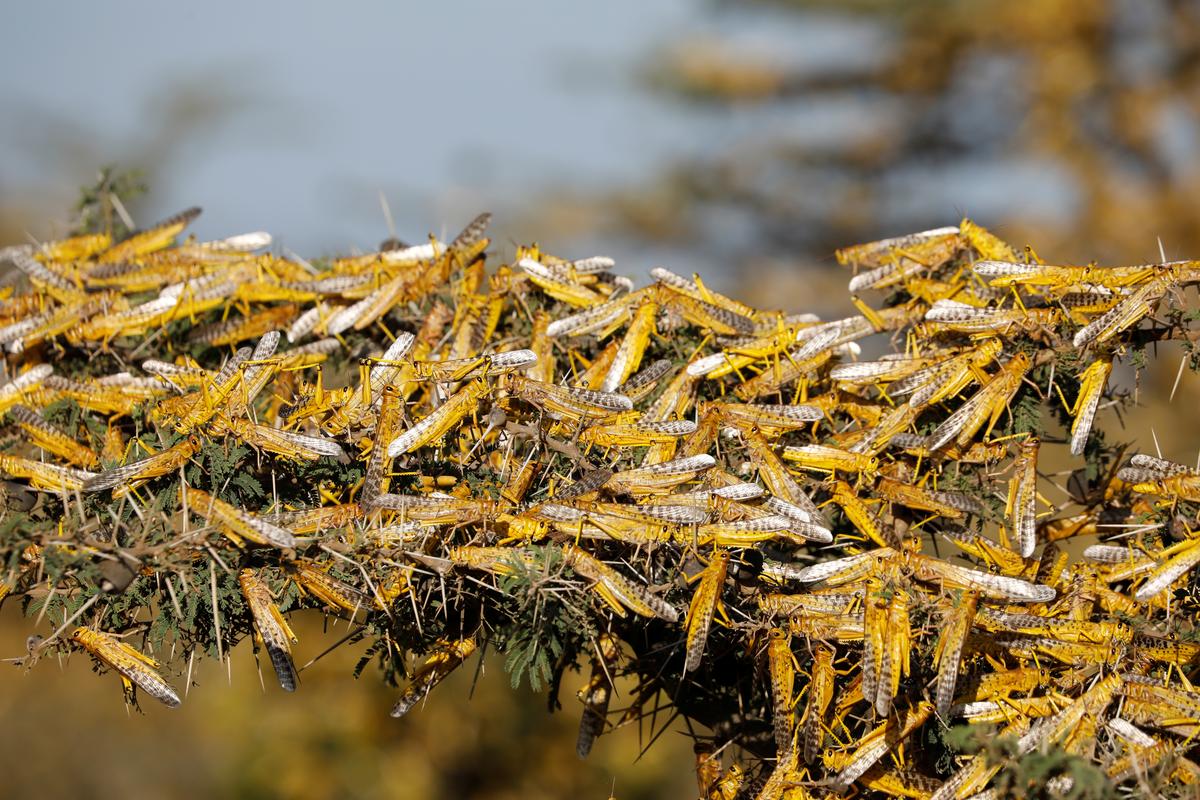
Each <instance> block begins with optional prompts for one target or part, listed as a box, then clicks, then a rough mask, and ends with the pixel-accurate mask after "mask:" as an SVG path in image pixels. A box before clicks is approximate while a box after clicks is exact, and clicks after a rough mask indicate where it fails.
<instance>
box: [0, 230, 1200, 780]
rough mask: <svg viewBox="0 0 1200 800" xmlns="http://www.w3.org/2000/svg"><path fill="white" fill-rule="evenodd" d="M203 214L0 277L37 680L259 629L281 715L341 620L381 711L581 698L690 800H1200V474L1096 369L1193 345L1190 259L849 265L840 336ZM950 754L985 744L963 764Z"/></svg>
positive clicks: (14, 581)
mask: <svg viewBox="0 0 1200 800" xmlns="http://www.w3.org/2000/svg"><path fill="white" fill-rule="evenodd" d="M197 213H198V210H191V211H188V212H185V213H183V214H181V215H178V216H176V217H173V218H171V219H169V220H166V221H165V222H163V223H161V224H159V225H156V226H154V227H152V228H149V229H147V230H144V231H140V232H136V233H134V234H132V235H130V236H129V237H127V238H125V239H124V240H122V241H113V240H112V238H111V237H110V236H108V235H107V234H104V233H90V234H83V235H79V236H76V237H73V238H69V239H65V240H62V241H57V242H50V243H46V244H41V245H37V246H26V247H12V248H8V249H7V250H5V251H3V256H4V258H5V259H6V260H7V261H9V262H11V263H12V265H13V266H15V268H16V270H18V271H19V272H13V273H12V274H10V276H9V277H10V279H9V280H8V281H7V282H6V284H5V288H4V289H3V300H2V302H0V346H2V347H3V348H4V350H5V353H6V356H5V369H6V376H7V378H6V380H7V383H5V384H4V385H3V386H2V387H0V410H2V411H3V412H4V413H5V414H6V419H5V422H6V426H5V429H4V434H5V436H4V439H3V441H4V447H3V452H2V454H0V470H2V471H3V472H4V473H6V474H7V476H8V477H9V482H8V483H7V484H6V485H5V486H6V497H7V505H8V512H7V513H6V518H7V519H6V522H5V524H4V525H3V527H2V529H0V530H2V532H3V533H2V535H3V537H4V538H3V539H2V540H0V553H2V554H3V556H4V564H5V565H6V566H5V572H4V573H3V574H0V578H2V580H3V583H2V584H0V596H3V595H5V594H7V595H11V596H12V599H13V600H18V601H20V602H23V603H24V604H25V605H26V607H27V608H28V610H29V611H30V613H31V615H36V618H37V624H38V626H39V627H40V628H44V629H45V636H44V638H40V639H38V638H34V639H31V644H30V651H29V653H28V654H27V655H26V656H24V657H23V658H22V659H20V660H22V661H23V662H24V663H26V664H29V665H32V664H33V663H35V662H36V661H37V660H38V658H39V657H41V656H43V655H45V654H47V653H49V652H54V651H62V650H67V649H70V648H72V647H75V648H79V649H81V650H84V651H86V652H87V653H89V654H90V655H91V656H93V657H94V658H95V660H96V661H97V662H98V666H100V667H101V668H109V669H112V670H113V671H115V672H117V673H118V674H119V675H120V677H121V679H122V681H123V683H124V685H125V687H126V690H127V696H128V697H129V699H130V701H132V700H133V696H134V692H135V688H140V689H142V690H143V691H144V692H146V693H148V694H149V695H151V696H153V697H155V698H156V699H159V700H161V701H162V702H164V703H166V704H168V705H172V706H173V705H178V703H179V695H178V693H177V692H176V689H175V688H173V687H172V685H171V682H168V679H167V678H165V677H164V674H163V670H164V669H165V670H168V671H170V672H173V673H175V675H176V677H175V678H173V679H172V681H173V682H175V683H178V681H179V680H180V678H179V677H178V674H179V673H178V670H177V668H176V667H175V666H168V667H160V666H159V665H158V664H157V663H156V662H155V660H153V659H152V658H151V657H150V656H148V655H146V652H147V651H165V652H169V651H171V650H172V649H173V650H175V651H176V654H178V653H180V652H182V653H183V654H184V655H187V656H189V657H190V656H192V655H194V654H195V652H196V651H200V652H201V653H202V654H203V653H204V652H205V651H206V650H209V649H213V646H214V645H215V652H216V653H217V654H218V655H223V653H224V649H225V648H227V647H229V646H232V644H234V643H235V642H236V641H237V639H238V638H239V637H241V636H244V635H250V634H253V636H254V638H255V641H256V642H257V643H259V644H261V646H262V648H263V649H265V651H266V653H267V656H268V659H269V662H270V665H271V667H272V668H273V669H274V671H275V672H276V674H277V675H278V678H279V683H280V685H281V686H282V687H283V688H284V689H286V690H288V691H292V690H295V689H296V688H297V687H298V685H299V684H300V675H299V671H298V670H297V668H296V665H295V662H294V661H293V647H294V646H296V645H297V640H296V636H295V635H294V633H293V631H292V629H291V628H290V627H289V624H288V614H289V613H290V611H291V610H294V609H295V608H301V607H310V608H322V609H325V610H326V612H327V613H330V614H335V615H338V616H341V617H343V618H345V619H348V620H351V621H353V622H356V623H358V626H357V627H355V628H354V636H352V637H349V640H350V644H351V645H353V644H354V643H356V642H361V641H364V640H370V641H371V645H370V647H369V648H368V650H367V653H368V657H375V656H377V657H378V658H379V660H380V661H381V663H382V664H383V666H384V669H385V672H386V673H387V674H388V675H389V677H390V675H391V674H392V673H393V672H408V673H409V674H408V676H407V681H406V685H405V688H404V689H403V690H402V692H401V693H400V695H399V697H398V700H397V702H396V705H395V707H394V709H393V711H392V713H393V715H394V716H402V715H404V714H406V713H408V712H410V711H411V710H412V709H414V708H415V707H417V706H419V704H420V703H421V702H422V701H423V700H424V699H425V698H426V697H427V696H428V694H429V692H430V691H431V690H432V689H434V688H435V687H436V686H437V685H438V683H439V682H440V681H442V680H443V679H444V678H445V677H446V676H447V675H448V674H450V673H451V672H452V671H453V670H454V669H456V668H457V667H459V666H460V665H462V664H463V663H464V662H466V661H468V660H469V659H472V658H473V657H476V654H477V651H481V650H483V649H485V648H486V647H487V646H493V647H496V648H499V649H502V650H507V651H508V652H509V653H510V656H511V655H513V654H516V653H518V651H519V657H520V659H522V661H521V663H523V664H526V665H530V666H529V669H530V670H531V672H530V674H531V678H530V679H531V681H533V680H534V679H535V675H534V673H537V674H538V675H540V676H541V677H542V678H545V679H548V680H549V683H550V685H551V687H552V690H553V691H554V692H557V690H558V685H559V681H560V679H561V678H562V675H563V672H564V671H565V670H567V669H569V668H573V667H577V668H583V669H585V670H586V676H587V678H586V683H585V684H584V686H583V688H582V689H581V690H580V692H579V697H580V699H581V700H582V702H583V710H582V722H581V725H580V732H579V740H578V750H579V754H580V755H586V754H587V753H588V751H589V750H590V748H591V747H592V744H593V742H594V740H595V739H596V737H597V736H599V735H601V734H602V733H603V732H604V731H605V730H607V729H609V728H610V727H612V726H615V725H623V724H631V723H638V724H644V723H645V721H646V720H647V719H649V720H650V721H651V723H650V724H651V727H652V728H653V727H654V724H655V723H654V721H653V720H654V717H655V715H656V712H657V711H659V710H661V709H662V708H664V707H667V706H668V705H669V706H671V707H672V708H673V709H674V713H676V714H682V715H683V716H684V717H685V718H687V719H688V720H689V721H690V723H691V724H690V725H689V730H691V731H692V732H693V735H694V737H695V738H696V743H697V745H696V753H697V759H696V772H697V779H698V783H699V791H700V795H701V797H703V798H734V797H751V796H753V797H760V798H781V797H790V798H799V797H808V796H824V797H832V796H840V795H845V794H851V793H857V794H863V793H865V794H867V795H872V794H877V795H884V796H897V795H904V796H909V797H918V798H925V797H929V798H938V800H944V799H945V798H966V797H971V796H976V795H980V794H981V793H983V794H984V795H986V793H987V791H988V788H989V785H991V783H992V781H993V780H998V777H997V776H999V775H1000V773H1001V772H1002V771H1004V770H1011V769H1013V768H1014V765H1016V764H1017V763H1019V762H1021V760H1022V759H1027V758H1032V757H1035V756H1036V755H1037V754H1038V753H1045V752H1047V751H1048V750H1050V749H1055V750H1058V751H1062V752H1064V753H1065V754H1066V755H1067V756H1069V757H1070V759H1074V761H1070V759H1068V762H1069V763H1076V764H1077V765H1082V766H1081V767H1080V768H1081V769H1082V768H1087V769H1091V770H1093V771H1094V772H1095V774H1098V775H1101V776H1102V778H1103V780H1107V781H1109V782H1111V784H1113V785H1114V786H1115V785H1121V784H1123V785H1125V786H1126V787H1129V788H1130V790H1132V791H1141V792H1147V791H1154V792H1169V791H1181V792H1182V791H1194V790H1195V786H1194V785H1195V784H1196V783H1197V781H1200V766H1198V765H1197V763H1196V762H1195V761H1194V760H1193V757H1194V756H1196V755H1197V754H1196V753H1195V752H1194V741H1195V739H1196V737H1197V735H1198V734H1200V693H1198V692H1195V691H1193V689H1192V686H1191V683H1190V679H1191V678H1193V677H1194V676H1195V671H1196V666H1197V659H1198V658H1200V644H1197V643H1196V642H1197V639H1198V638H1200V637H1197V636H1196V635H1194V633H1193V627H1194V626H1193V624H1192V622H1193V616H1192V615H1193V613H1194V605H1193V604H1192V603H1191V599H1190V594H1189V587H1190V585H1191V574H1192V571H1193V568H1194V567H1196V565H1197V564H1200V536H1197V535H1196V534H1194V533H1193V529H1192V527H1191V525H1192V523H1193V521H1194V519H1195V515H1196V511H1197V504H1200V473H1198V472H1197V471H1195V470H1191V469H1189V468H1187V467H1184V466H1182V465H1180V464H1176V463H1174V462H1170V461H1165V460H1163V459H1161V458H1158V457H1152V456H1149V455H1145V454H1134V455H1131V456H1128V457H1127V454H1125V453H1123V452H1119V451H1117V450H1116V449H1114V448H1112V447H1110V446H1108V445H1106V444H1105V443H1104V441H1103V437H1102V436H1100V435H1099V434H1098V433H1093V431H1092V427H1093V422H1094V421H1095V419H1096V417H1097V413H1098V411H1100V410H1101V409H1102V408H1104V407H1105V406H1107V405H1110V404H1113V403H1116V402H1119V401H1121V400H1122V399H1123V397H1122V395H1121V393H1120V392H1118V391H1116V390H1115V387H1113V388H1110V387H1109V385H1108V383H1109V377H1110V375H1111V373H1112V370H1113V364H1114V361H1117V360H1119V359H1123V358H1124V359H1131V360H1133V359H1137V358H1141V357H1143V348H1144V347H1145V345H1146V344H1147V343H1150V342H1153V341H1157V340H1165V339H1172V338H1174V339H1183V340H1185V341H1186V342H1187V343H1188V344H1190V335H1191V334H1190V333H1189V331H1188V330H1187V326H1186V320H1187V319H1189V317H1188V316H1187V314H1186V313H1185V312H1184V309H1186V304H1187V302H1188V295H1187V294H1186V293H1185V289H1184V287H1186V286H1187V285H1189V284H1191V283H1195V282H1197V281H1198V280H1200V264H1197V263H1194V262H1174V263H1164V264H1149V265H1144V266H1137V267H1098V266H1051V265H1047V264H1044V263H1042V261H1041V260H1040V259H1039V258H1037V256H1036V255H1035V254H1034V253H1033V252H1032V251H1028V250H1027V251H1024V252H1017V251H1015V250H1013V249H1012V248H1011V247H1010V246H1008V245H1007V244H1005V243H1003V242H1001V241H1000V240H998V239H997V238H996V237H995V236H993V235H992V234H990V233H988V232H987V231H985V230H983V229H982V228H980V227H978V226H977V225H975V224H973V223H971V222H970V221H969V220H964V221H963V222H962V224H961V225H959V226H957V227H951V228H943V229H938V230H933V231H927V232H924V233H919V234H914V235H912V236H906V237H902V238H898V239H890V240H885V241H880V242H873V243H870V244H865V245H859V246H856V247H852V248H848V249H846V250H844V251H841V252H840V253H839V254H838V256H839V260H840V261H842V262H843V263H844V264H846V265H848V266H851V267H853V268H854V271H855V272H854V276H853V278H852V279H851V281H850V292H851V295H852V296H851V300H852V301H853V303H854V304H855V306H856V308H857V309H858V310H859V311H860V313H859V314H857V315H855V316H852V317H848V318H846V319H839V320H834V321H829V322H824V321H821V320H819V319H818V318H816V317H814V316H811V315H807V314H804V315H788V314H784V313H781V312H777V311H768V310H761V309H757V308H752V307H750V306H747V305H745V304H742V303H740V302H738V301H736V300H733V299H730V298H728V297H725V296H723V295H721V294H718V293H716V292H714V291H712V290H710V289H708V288H707V287H706V286H704V284H703V283H702V282H701V281H700V279H699V278H687V277H682V276H680V275H677V274H674V273H672V272H669V271H667V270H665V269H655V270H652V271H651V278H652V279H653V280H652V282H651V283H650V284H649V285H646V286H644V287H642V288H635V284H634V283H632V282H631V281H629V280H627V279H625V278H622V277H618V276H616V275H614V274H613V273H612V271H611V270H612V268H613V266H614V265H613V262H612V260H611V259H607V258H603V257H593V258H583V259H579V260H574V261H568V260H563V259H560V258H555V257H552V256H550V255H548V254H546V253H542V252H540V251H539V250H538V249H537V248H520V249H518V250H517V252H516V254H515V257H514V258H513V259H512V261H511V263H504V264H499V265H498V266H494V267H490V266H488V265H487V264H486V258H487V247H488V240H487V239H486V238H485V236H484V233H485V229H486V225H487V222H488V217H487V215H483V216H481V217H479V218H478V219H476V220H475V221H473V222H472V223H471V224H470V225H469V226H468V227H467V228H466V229H465V230H464V231H463V232H462V233H461V234H460V235H459V236H458V237H457V238H455V239H454V240H453V241H450V242H445V243H444V242H441V241H438V240H437V239H433V238H431V239H430V241H429V242H428V243H426V244H420V245H416V246H406V245H402V244H400V245H397V244H396V243H394V242H393V243H392V245H393V246H391V247H389V248H387V249H384V250H381V251H380V252H375V253H368V254H365V255H356V256H353V257H347V258H340V259H335V260H332V261H330V262H328V263H323V264H320V265H319V266H313V265H311V264H308V263H306V262H303V261H300V260H296V259H288V258H283V257H280V256H278V255H272V254H269V253H268V252H266V248H267V247H268V246H269V243H270V237H268V236H266V235H265V234H248V235H244V236H236V237H233V238H230V239H225V240H221V241H214V242H197V241H195V240H193V239H191V238H182V239H181V238H180V237H181V236H182V235H183V231H184V229H185V227H186V225H187V224H188V223H189V222H190V221H191V220H192V219H193V218H194V217H195V216H196V214H197ZM867 293H871V295H870V296H873V297H876V298H877V299H878V301H877V302H876V303H875V304H872V303H870V302H868V301H867V300H864V299H863V296H865V295H867ZM1168 296H1171V297H1172V298H1173V300H1174V302H1173V303H1171V305H1170V307H1169V308H1168V307H1164V308H1162V309H1160V308H1159V306H1160V304H1161V301H1162V300H1163V299H1164V298H1166V297H1168ZM1160 312H1161V313H1160ZM1156 315H1157V316H1156ZM866 340H874V341H873V343H872V344H871V345H870V346H871V348H872V350H871V351H872V352H879V351H881V350H882V351H887V350H888V348H890V351H888V352H887V354H886V355H882V356H879V357H876V358H871V359H863V358H861V357H860V356H861V353H862V352H863V350H862V348H861V347H860V344H859V343H860V342H864V341H866ZM1043 412H1045V416H1050V417H1055V418H1057V419H1058V420H1059V421H1060V422H1061V424H1062V426H1063V431H1062V433H1059V432H1058V431H1057V430H1055V429H1054V427H1053V425H1052V426H1051V427H1049V428H1046V429H1044V430H1043V426H1044V422H1043V421H1042V420H1043V416H1044V414H1043ZM1052 449H1057V450H1061V451H1064V452H1062V453H1061V454H1060V456H1061V457H1068V458H1071V457H1073V458H1074V459H1075V461H1076V462H1077V466H1078V468H1079V469H1078V470H1077V471H1076V472H1075V473H1073V474H1072V479H1071V481H1070V482H1069V485H1068V487H1067V488H1066V489H1064V488H1063V486H1062V485H1060V484H1059V483H1056V482H1055V481H1053V480H1052V479H1053V478H1054V477H1055V476H1056V475H1057V474H1058V473H1055V475H1046V474H1045V472H1044V471H1042V470H1040V469H1039V460H1040V459H1042V458H1043V457H1044V455H1045V453H1046V452H1047V451H1049V450H1052ZM1067 451H1069V452H1067ZM1064 474H1065V473H1064ZM1063 483H1066V481H1063ZM1043 491H1049V492H1052V495H1051V498H1050V499H1047V498H1045V497H1043V495H1042V492H1043ZM1076 537H1083V538H1084V542H1083V544H1090V546H1087V547H1086V549H1082V558H1077V559H1072V558H1070V557H1069V556H1068V554H1067V552H1066V551H1065V550H1064V543H1065V542H1066V541H1067V540H1068V539H1071V538H1076ZM1097 537H1101V539H1102V540H1099V541H1098V539H1097ZM1074 550H1075V552H1080V548H1074ZM131 598H133V599H131ZM197 609H199V610H198V611H197ZM189 610H190V612H189ZM305 647H306V649H309V650H310V651H311V652H316V651H318V650H319V649H320V647H321V645H318V644H312V645H307V644H306V645H305ZM547 652H550V653H552V654H553V655H552V657H548V656H547ZM410 654H415V655H416V659H417V660H416V661H415V662H413V666H412V668H411V671H409V669H408V660H409V657H410ZM160 658H161V656H160ZM174 663H175V662H172V664H174ZM619 693H623V694H624V695H625V697H624V698H623V699H622V700H621V701H620V702H619V703H614V702H613V700H614V697H615V696H617V695H618V694H619ZM553 702H554V698H553V697H552V703H553ZM960 724H965V725H967V726H971V727H973V728H974V727H979V728H980V729H984V730H988V731H993V732H995V733H996V735H997V736H998V737H1001V738H1002V740H1003V741H1006V742H1008V743H1009V745H1008V750H1007V752H1008V753H1009V755H1008V756H1007V757H1005V758H996V757H994V756H993V755H989V752H991V751H981V752H979V753H977V754H974V755H972V754H970V753H967V754H962V755H958V756H957V757H956V756H955V754H954V753H952V752H948V751H947V749H946V747H945V745H944V744H941V745H939V744H938V743H939V742H942V741H943V738H942V737H943V734H944V733H945V730H946V728H947V726H952V725H960ZM655 735H657V734H655ZM1081 774H1084V773H1082V772H1079V771H1078V770H1076V771H1074V772H1071V773H1070V774H1060V775H1054V776H1050V778H1049V780H1048V782H1047V785H1046V788H1047V789H1048V790H1051V791H1055V792H1063V793H1066V792H1069V791H1071V790H1072V788H1073V784H1074V782H1075V781H1076V780H1077V777H1073V776H1078V775H1081ZM1186 786H1191V787H1192V788H1191V789H1183V788H1182V787H1186Z"/></svg>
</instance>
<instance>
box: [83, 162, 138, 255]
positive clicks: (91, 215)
mask: <svg viewBox="0 0 1200 800" xmlns="http://www.w3.org/2000/svg"><path fill="white" fill-rule="evenodd" d="M146 190H147V189H146V184H145V183H143V176H142V174H141V173H140V172H138V171H136V170H134V171H130V172H122V171H120V170H118V169H117V168H116V167H115V166H113V165H109V166H106V167H102V168H101V170H100V173H99V174H98V175H97V176H96V181H95V182H94V183H92V184H90V185H87V186H84V187H82V188H81V189H80V190H79V199H78V200H77V201H76V202H75V208H74V210H75V213H76V214H77V215H78V220H79V221H78V224H77V225H76V227H75V231H74V232H75V233H76V234H83V233H105V232H108V233H111V234H112V235H113V237H115V238H118V239H119V238H121V237H124V236H126V235H128V234H129V233H130V232H131V231H130V230H129V228H127V227H126V225H125V223H124V222H122V221H121V217H120V215H119V214H117V212H116V208H115V204H114V202H113V198H114V197H116V198H117V200H118V202H121V203H124V204H129V203H130V202H132V201H133V200H135V199H137V198H138V197H141V196H142V195H143V194H145V193H146Z"/></svg>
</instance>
